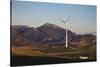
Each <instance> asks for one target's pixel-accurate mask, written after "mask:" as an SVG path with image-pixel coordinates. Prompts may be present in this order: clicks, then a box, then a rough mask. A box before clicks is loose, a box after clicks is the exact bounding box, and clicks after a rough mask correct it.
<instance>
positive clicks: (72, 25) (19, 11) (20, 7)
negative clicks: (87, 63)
mask: <svg viewBox="0 0 100 67" xmlns="http://www.w3.org/2000/svg"><path fill="white" fill-rule="evenodd" d="M70 15H71V18H70V20H69V23H68V26H67V28H68V29H70V30H72V31H74V32H76V33H95V32H96V6H93V5H92V6H91V5H74V4H73V5H72V4H57V3H41V2H28V1H27V2H25V1H13V2H12V24H13V25H28V26H32V27H39V26H41V25H43V24H45V23H47V22H48V23H52V24H56V25H58V26H60V27H63V28H65V24H64V23H62V22H60V19H61V20H66V19H67V18H68V17H69V16H70Z"/></svg>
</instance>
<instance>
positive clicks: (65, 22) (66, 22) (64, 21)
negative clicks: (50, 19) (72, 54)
mask: <svg viewBox="0 0 100 67" xmlns="http://www.w3.org/2000/svg"><path fill="white" fill-rule="evenodd" d="M70 18H71V16H69V17H68V18H67V20H60V21H61V22H63V23H64V24H65V26H66V47H68V34H67V24H68V21H69V20H70Z"/></svg>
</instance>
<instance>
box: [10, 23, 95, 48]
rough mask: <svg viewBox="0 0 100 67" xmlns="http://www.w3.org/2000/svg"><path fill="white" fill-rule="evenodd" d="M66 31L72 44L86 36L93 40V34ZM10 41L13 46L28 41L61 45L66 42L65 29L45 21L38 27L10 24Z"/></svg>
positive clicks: (37, 43)
mask: <svg viewBox="0 0 100 67" xmlns="http://www.w3.org/2000/svg"><path fill="white" fill-rule="evenodd" d="M67 33H68V44H69V45H70V46H73V44H75V43H76V45H80V44H77V43H79V42H80V41H81V40H83V39H84V40H86V39H88V38H90V39H93V38H94V40H95V37H94V35H91V34H85V35H77V34H76V33H74V32H72V31H70V30H67ZM11 38H12V39H11V42H12V45H13V46H19V45H25V44H28V43H31V44H36V45H41V44H42V45H45V44H48V45H50V46H51V45H60V46H61V45H62V46H65V43H66V30H65V29H63V28H61V27H59V26H57V25H54V24H50V23H46V24H44V25H42V26H40V27H38V28H34V27H28V26H24V25H13V26H11Z"/></svg>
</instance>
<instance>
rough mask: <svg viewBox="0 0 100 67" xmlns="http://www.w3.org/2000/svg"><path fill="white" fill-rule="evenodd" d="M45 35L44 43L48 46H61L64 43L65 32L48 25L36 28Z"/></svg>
mask: <svg viewBox="0 0 100 67" xmlns="http://www.w3.org/2000/svg"><path fill="white" fill-rule="evenodd" d="M36 29H37V30H39V31H40V32H42V33H43V34H45V35H46V40H47V41H46V42H47V43H48V44H63V43H64V42H65V37H66V30H65V29H63V28H61V27H59V26H57V25H54V24H50V23H46V24H44V25H43V26H40V27H38V28H36Z"/></svg>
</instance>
